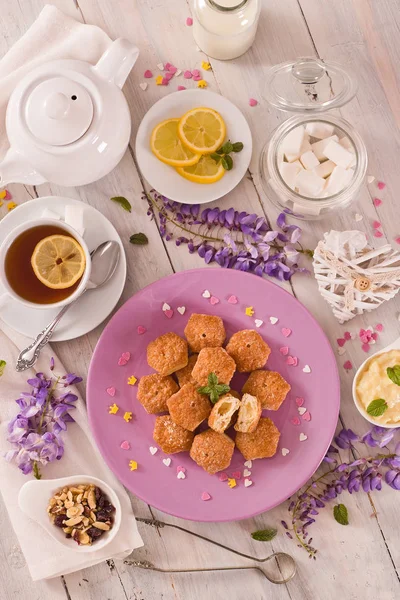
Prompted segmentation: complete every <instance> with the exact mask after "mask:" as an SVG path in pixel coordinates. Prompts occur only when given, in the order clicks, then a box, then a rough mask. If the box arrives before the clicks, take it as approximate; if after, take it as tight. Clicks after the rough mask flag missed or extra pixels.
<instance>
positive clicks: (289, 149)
mask: <svg viewBox="0 0 400 600" xmlns="http://www.w3.org/2000/svg"><path fill="white" fill-rule="evenodd" d="M303 140H304V127H303V125H299V127H295V128H294V129H292V131H289V133H288V134H287V136H286V137H285V138H284V139H283V141H282V144H281V145H282V150H283V151H284V153H285V155H286V157H287V155H288V154H289V155H296V158H298V157H299V156H300V149H301V146H302V143H303ZM294 160H296V159H294Z"/></svg>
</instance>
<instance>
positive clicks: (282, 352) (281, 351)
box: [279, 346, 289, 356]
mask: <svg viewBox="0 0 400 600" xmlns="http://www.w3.org/2000/svg"><path fill="white" fill-rule="evenodd" d="M279 352H280V353H281V354H283V356H287V355H288V354H289V347H288V346H282V348H279Z"/></svg>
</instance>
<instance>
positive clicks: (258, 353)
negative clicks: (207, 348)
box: [226, 329, 271, 373]
mask: <svg viewBox="0 0 400 600" xmlns="http://www.w3.org/2000/svg"><path fill="white" fill-rule="evenodd" d="M226 351H227V353H228V354H229V356H231V357H232V358H233V359H234V361H235V363H236V368H237V370H238V371H239V373H248V372H251V371H255V370H256V369H261V368H262V367H263V366H264V365H265V363H266V362H267V360H268V356H269V355H270V353H271V349H270V347H269V346H268V344H267V343H266V342H265V341H264V340H263V338H262V337H261V335H260V334H259V333H257V331H254V330H253V329H243V330H242V331H238V332H237V333H234V334H233V336H232V337H231V339H230V340H229V342H228V344H227V346H226Z"/></svg>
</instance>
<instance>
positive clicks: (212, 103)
mask: <svg viewBox="0 0 400 600" xmlns="http://www.w3.org/2000/svg"><path fill="white" fill-rule="evenodd" d="M200 106H207V107H209V108H213V109H214V110H216V111H218V112H219V113H220V114H221V116H222V118H223V119H224V121H225V123H226V129H227V137H228V138H229V139H230V140H231V141H232V142H242V143H243V144H244V148H243V150H242V151H241V152H239V153H237V154H232V156H233V159H234V166H233V169H232V171H229V172H227V173H226V174H225V175H224V177H223V178H222V179H220V180H219V181H217V182H216V183H211V184H206V185H202V184H199V183H193V182H192V181H188V180H187V179H184V178H183V177H181V176H180V175H179V174H178V173H177V172H176V171H175V169H174V168H173V167H170V166H168V165H165V164H164V163H162V162H161V161H159V160H158V158H156V157H155V156H154V154H153V153H152V151H151V149H150V136H151V132H152V131H153V129H154V127H155V126H156V125H157V124H158V123H160V122H161V121H164V120H165V119H169V118H174V117H175V118H177V117H181V116H182V115H183V114H184V113H185V112H187V111H188V110H190V109H192V108H196V107H200ZM252 148H253V142H252V138H251V131H250V128H249V126H248V124H247V121H246V119H245V118H244V116H243V114H242V113H241V112H240V110H239V109H238V108H237V107H236V106H235V105H234V104H232V102H230V100H227V99H226V98H224V97H223V96H220V95H219V94H215V93H214V92H208V91H207V90H186V91H181V92H175V93H173V94H169V95H168V96H165V97H164V98H162V99H161V100H159V101H158V102H156V103H155V104H154V105H153V106H152V107H151V108H150V110H149V111H148V112H147V113H146V114H145V116H144V118H143V120H142V122H141V123H140V125H139V129H138V132H137V136H136V158H137V161H138V165H139V168H140V170H141V172H142V174H143V176H144V177H145V179H147V181H148V182H149V183H150V185H152V186H153V187H154V188H155V189H156V190H157V192H159V193H160V194H163V195H164V196H166V197H167V198H170V199H171V200H176V201H177V202H184V203H185V204H204V203H206V202H211V201H212V200H217V198H221V196H224V195H225V194H228V193H229V192H230V191H232V190H233V188H235V187H236V186H237V184H238V183H239V181H241V179H243V177H244V176H245V174H246V171H247V169H248V167H249V164H250V160H251V153H252Z"/></svg>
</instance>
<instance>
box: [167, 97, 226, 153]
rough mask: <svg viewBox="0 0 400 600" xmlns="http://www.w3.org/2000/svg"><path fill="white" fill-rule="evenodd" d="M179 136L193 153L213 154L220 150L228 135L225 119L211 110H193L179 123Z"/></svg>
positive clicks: (202, 108)
mask: <svg viewBox="0 0 400 600" xmlns="http://www.w3.org/2000/svg"><path fill="white" fill-rule="evenodd" d="M178 134H179V137H180V138H181V140H182V142H183V143H184V144H185V146H186V147H187V148H189V150H191V151H192V152H200V153H201V154H211V152H215V151H216V150H218V148H220V147H221V146H222V144H223V142H224V139H225V135H226V126H225V123H224V120H223V118H222V117H221V115H220V114H219V113H217V111H215V110H212V109H211V108H204V107H201V108H193V109H192V110H189V112H187V113H185V114H184V115H183V117H182V118H181V120H180V121H179V127H178Z"/></svg>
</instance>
